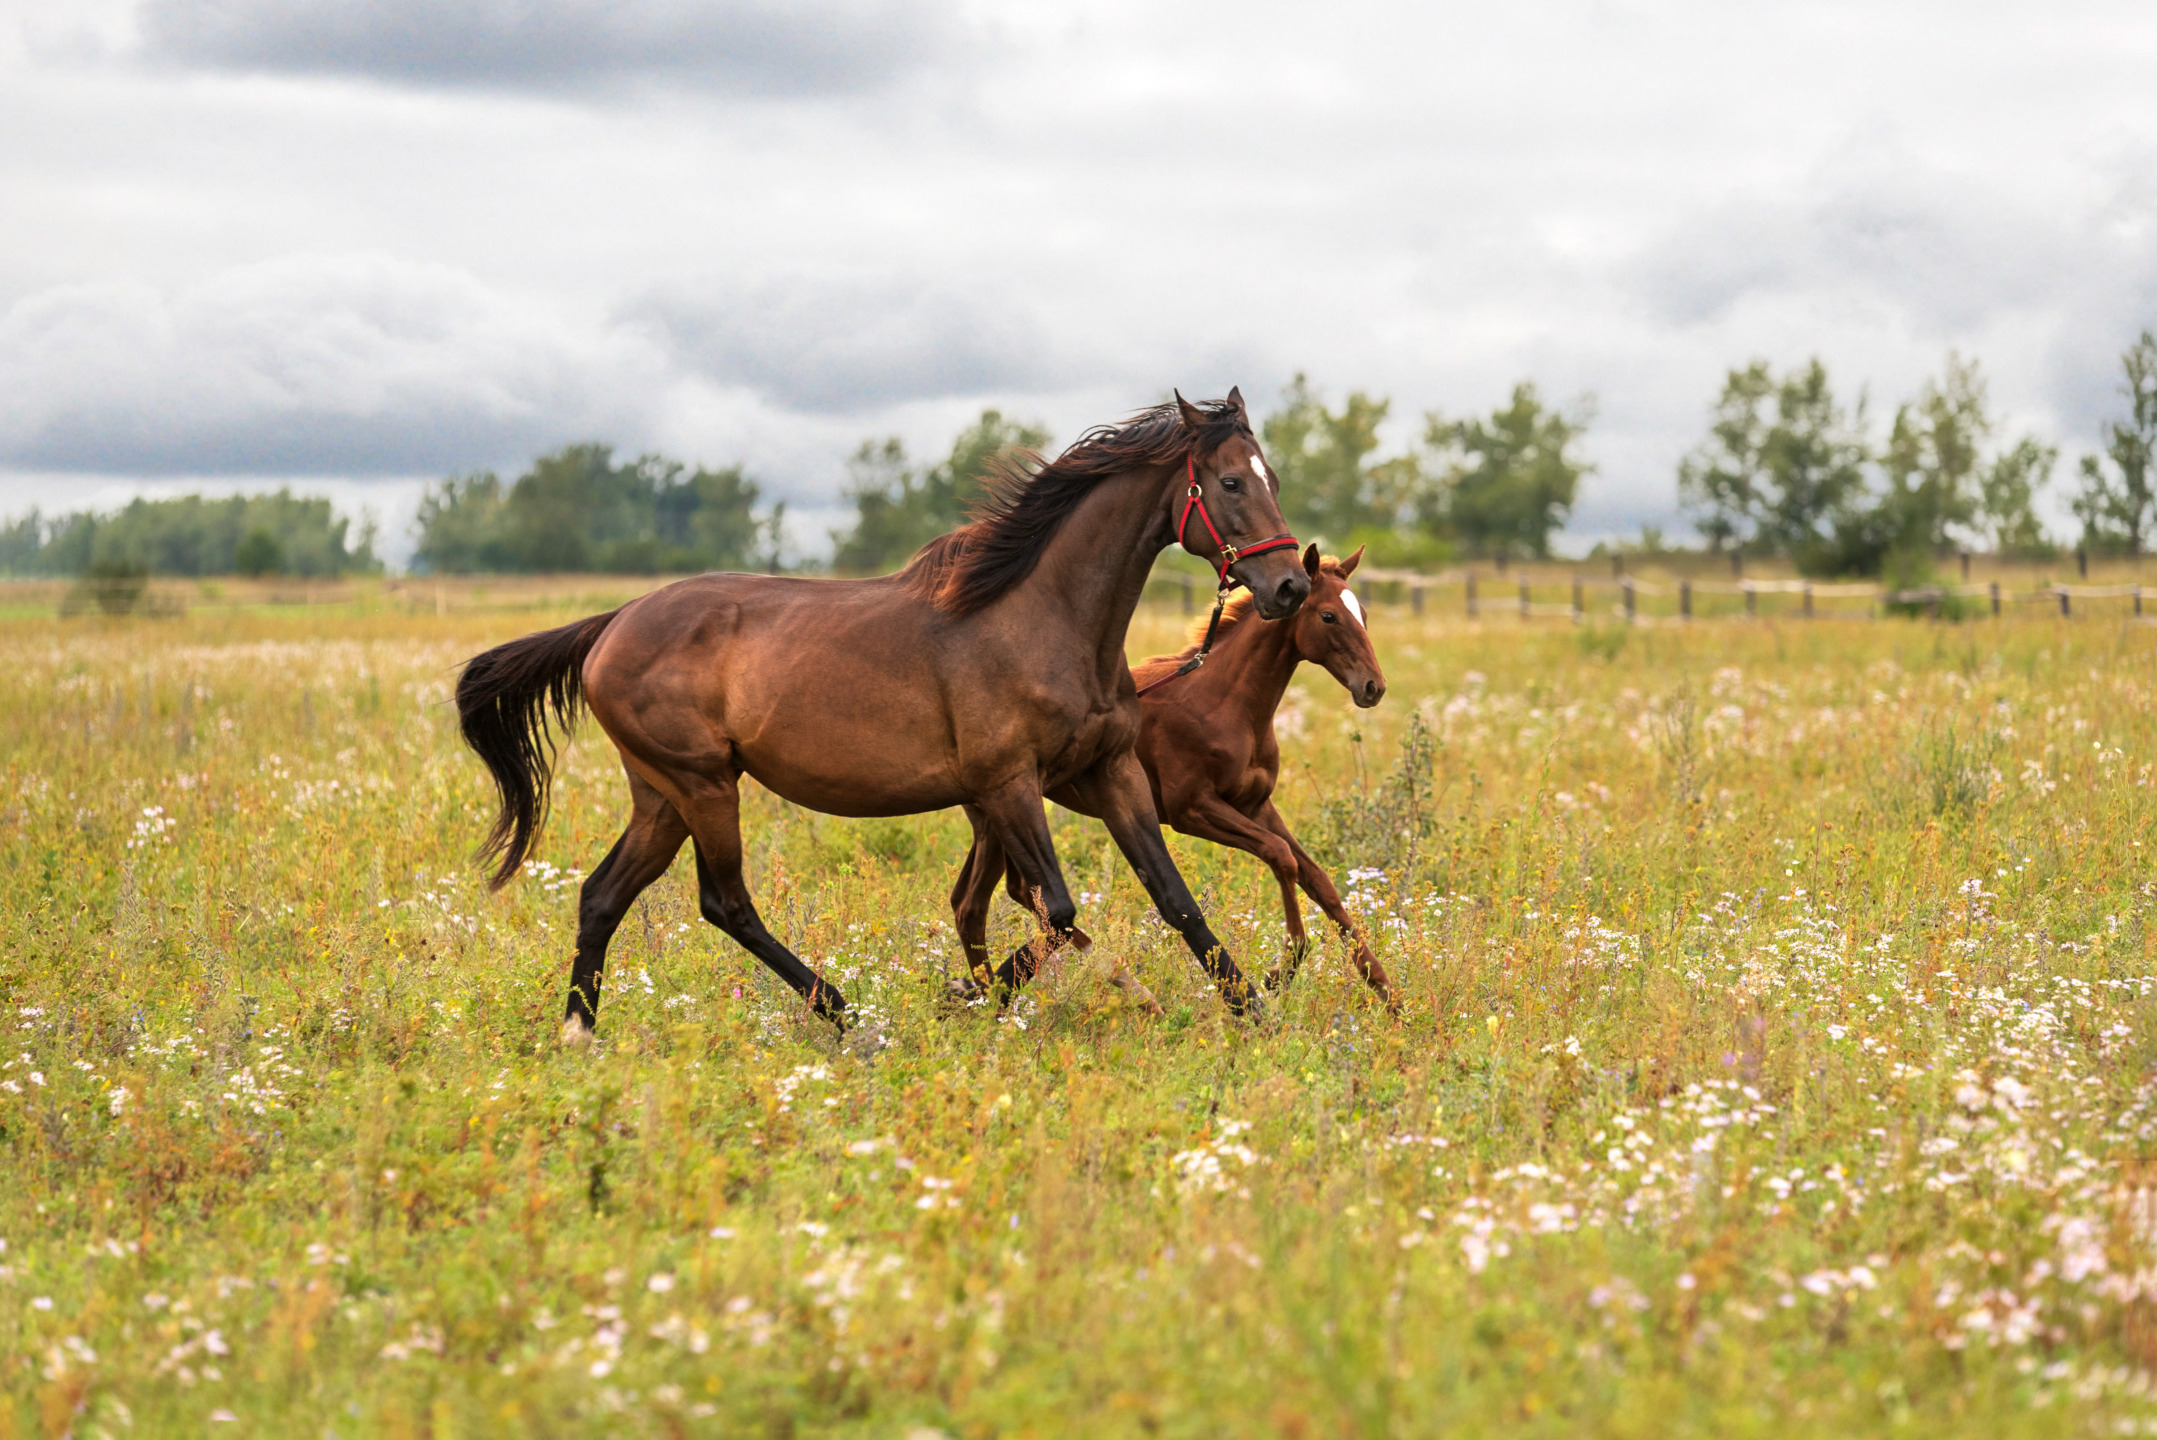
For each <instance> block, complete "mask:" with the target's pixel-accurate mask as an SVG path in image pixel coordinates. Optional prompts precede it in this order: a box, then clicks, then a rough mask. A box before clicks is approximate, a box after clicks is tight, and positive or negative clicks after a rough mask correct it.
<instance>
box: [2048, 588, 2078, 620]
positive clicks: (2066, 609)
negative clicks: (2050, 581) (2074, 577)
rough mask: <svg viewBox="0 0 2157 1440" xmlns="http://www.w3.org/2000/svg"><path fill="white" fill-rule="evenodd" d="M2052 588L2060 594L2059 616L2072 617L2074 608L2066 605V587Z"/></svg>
mask: <svg viewBox="0 0 2157 1440" xmlns="http://www.w3.org/2000/svg"><path fill="white" fill-rule="evenodd" d="M2052 588H2053V589H2055V590H2057V591H2059V592H2060V614H2061V615H2063V616H2068V615H2073V614H2074V613H2075V612H2074V608H2073V607H2072V606H2070V605H2069V604H2068V603H2067V587H2066V586H2065V585H2055V586H2053V587H2052Z"/></svg>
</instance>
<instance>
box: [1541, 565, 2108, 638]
mask: <svg viewBox="0 0 2157 1440" xmlns="http://www.w3.org/2000/svg"><path fill="white" fill-rule="evenodd" d="M1581 599H1582V596H1581V587H1580V572H1579V571H1578V570H1575V571H1574V572H1573V623H1574V624H1575V625H1578V624H1579V623H1580V622H1581V621H1583V620H1585V619H1587V618H1588V607H1587V606H1585V605H1583V604H1582V603H1581ZM2136 613H2137V614H2139V613H2140V612H2139V611H2137V612H2136Z"/></svg>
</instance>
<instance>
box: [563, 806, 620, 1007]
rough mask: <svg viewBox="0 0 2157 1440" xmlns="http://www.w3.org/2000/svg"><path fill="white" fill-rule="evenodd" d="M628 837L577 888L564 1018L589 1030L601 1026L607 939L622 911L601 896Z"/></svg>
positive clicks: (616, 844)
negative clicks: (573, 949) (573, 945)
mask: <svg viewBox="0 0 2157 1440" xmlns="http://www.w3.org/2000/svg"><path fill="white" fill-rule="evenodd" d="M628 838H629V837H628V835H627V834H626V833H625V834H624V835H623V836H622V838H621V839H620V840H616V841H615V842H614V848H613V849H612V850H609V851H608V852H607V858H606V859H604V860H602V861H600V862H599V863H598V864H597V865H594V866H593V867H592V873H591V874H590V875H587V876H586V877H585V878H584V884H583V886H582V887H580V889H579V890H578V892H577V956H576V959H574V960H572V961H571V962H570V964H569V1004H568V1006H567V1007H566V1009H565V1010H564V1011H563V1014H562V1018H563V1020H565V1021H568V1020H574V1021H576V1022H577V1023H578V1024H580V1025H582V1026H583V1027H584V1028H585V1029H587V1030H596V1029H598V1028H599V987H600V985H601V983H602V982H603V981H604V980H605V978H606V969H607V943H608V942H609V941H611V940H612V939H613V938H614V930H615V927H616V926H618V925H620V924H621V922H622V917H621V915H620V914H619V913H614V912H611V911H610V910H609V909H608V907H606V906H605V905H604V904H602V903H601V897H602V896H603V895H605V894H606V886H607V877H608V876H609V875H610V874H611V873H612V872H613V870H614V865H615V862H616V861H617V860H618V859H619V858H620V857H621V853H622V845H623V843H624V842H626V841H627V840H628Z"/></svg>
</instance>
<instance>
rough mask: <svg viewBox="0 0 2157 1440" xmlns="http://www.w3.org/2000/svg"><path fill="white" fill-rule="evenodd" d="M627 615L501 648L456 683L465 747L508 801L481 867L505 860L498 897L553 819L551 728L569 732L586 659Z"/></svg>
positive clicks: (492, 881) (498, 870) (495, 880)
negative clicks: (484, 765)
mask: <svg viewBox="0 0 2157 1440" xmlns="http://www.w3.org/2000/svg"><path fill="white" fill-rule="evenodd" d="M620 613H621V612H620V611H618V610H610V611H608V612H607V613H606V614H604V615H594V616H592V617H591V618H590V619H589V620H579V621H578V622H577V623H576V624H574V625H564V626H562V627H561V628H560V629H559V630H542V631H540V632H539V633H538V634H537V635H527V636H525V637H524V638H523V639H521V640H512V641H510V642H509V643H508V644H507V645H497V646H495V647H494V648H493V649H492V650H488V651H485V652H484V653H482V654H479V655H475V656H473V657H472V658H471V660H470V661H468V662H467V663H466V664H465V667H464V674H463V675H461V676H459V677H458V679H457V718H458V720H459V721H460V722H461V723H462V724H463V727H464V743H465V744H467V745H469V746H471V747H472V749H473V750H475V751H477V752H478V754H479V758H480V759H482V760H484V761H486V762H487V769H488V770H490V771H492V772H493V774H494V788H495V789H497V790H499V791H500V792H501V794H502V812H501V814H499V815H497V816H495V818H494V828H493V829H492V830H489V831H488V832H487V840H486V843H485V844H483V845H481V846H480V847H479V855H480V858H481V859H482V860H485V859H488V858H490V857H495V856H499V857H500V861H499V863H498V864H497V865H496V866H495V867H494V874H493V876H492V877H490V878H489V880H488V882H487V884H488V888H490V889H494V890H499V889H501V888H502V886H503V885H505V884H506V883H508V880H509V877H510V876H512V875H514V874H516V873H517V867H518V866H520V865H522V864H523V863H524V857H525V856H526V855H528V854H530V853H531V849H532V841H533V840H535V839H536V838H538V835H539V827H540V825H541V824H542V823H543V822H544V821H545V820H546V817H547V791H548V789H549V788H550V787H551V785H552V783H553V779H554V777H553V774H552V771H551V766H552V765H553V762H554V735H553V734H552V733H551V731H550V729H549V725H548V713H549V712H550V711H551V712H552V714H553V728H554V729H558V730H560V731H562V732H563V733H564V734H566V733H568V730H569V727H570V725H571V724H572V723H574V721H575V720H576V712H577V707H578V706H579V705H580V704H581V703H583V700H584V694H583V690H584V657H585V656H587V655H589V654H591V653H592V646H593V645H595V644H597V643H598V641H599V632H600V631H602V630H604V629H606V628H607V623H608V622H609V621H611V620H612V619H613V618H614V617H615V616H616V615H618V614H620Z"/></svg>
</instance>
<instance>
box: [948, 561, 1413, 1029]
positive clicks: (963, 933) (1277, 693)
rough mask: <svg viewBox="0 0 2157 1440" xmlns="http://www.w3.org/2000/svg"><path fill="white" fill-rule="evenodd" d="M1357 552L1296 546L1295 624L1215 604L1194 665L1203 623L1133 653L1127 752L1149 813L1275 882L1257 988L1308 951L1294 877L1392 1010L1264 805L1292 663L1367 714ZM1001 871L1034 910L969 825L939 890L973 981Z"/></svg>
mask: <svg viewBox="0 0 2157 1440" xmlns="http://www.w3.org/2000/svg"><path fill="white" fill-rule="evenodd" d="M1362 559H1363V552H1362V551H1361V550H1358V551H1356V553H1355V554H1353V555H1351V556H1349V557H1348V558H1347V559H1346V560H1336V559H1333V558H1331V557H1330V556H1328V557H1321V556H1320V555H1319V553H1318V547H1317V546H1316V545H1313V546H1311V547H1310V549H1308V550H1306V551H1305V552H1304V555H1303V568H1304V572H1305V573H1306V574H1307V575H1309V576H1310V580H1311V593H1310V597H1309V598H1308V599H1306V600H1305V601H1304V602H1303V606H1302V608H1301V609H1300V610H1298V611H1297V612H1296V614H1295V617H1294V618H1293V619H1290V620H1285V621H1282V622H1281V623H1279V624H1274V625H1265V624H1259V623H1257V622H1256V621H1253V620H1252V619H1251V618H1250V615H1251V602H1250V600H1249V599H1248V598H1238V599H1237V600H1236V601H1234V602H1233V603H1232V604H1230V605H1229V606H1228V608H1227V609H1226V610H1224V611H1223V612H1222V614H1221V619H1220V624H1219V628H1218V629H1217V630H1215V631H1214V642H1213V648H1212V650H1211V651H1210V652H1209V653H1208V655H1207V658H1206V661H1205V663H1204V665H1203V666H1202V667H1201V668H1198V669H1192V670H1184V669H1183V667H1184V666H1185V665H1186V664H1187V663H1188V662H1189V661H1190V660H1191V658H1192V657H1193V656H1194V655H1196V654H1197V653H1198V652H1199V647H1200V643H1201V641H1202V638H1203V628H1204V627H1203V622H1202V625H1201V628H1200V629H1196V630H1194V631H1193V633H1192V637H1191V643H1190V644H1189V645H1187V646H1186V647H1184V649H1183V650H1181V651H1180V652H1178V653H1177V654H1174V655H1157V656H1154V657H1153V658H1152V659H1150V660H1142V661H1140V662H1139V663H1138V664H1137V665H1134V666H1133V667H1132V672H1131V673H1132V675H1133V677H1134V678H1135V679H1136V681H1137V682H1138V685H1139V707H1140V714H1141V717H1142V718H1141V722H1140V729H1139V737H1138V758H1139V762H1140V763H1141V764H1142V765H1144V766H1145V768H1146V778H1147V780H1148V781H1149V783H1150V784H1151V786H1152V789H1153V803H1154V808H1155V811H1156V813H1158V814H1159V815H1160V816H1161V818H1162V819H1163V820H1165V821H1167V822H1168V823H1169V824H1170V825H1173V826H1174V827H1175V828H1176V829H1177V830H1178V831H1179V832H1181V833H1182V834H1185V835H1191V836H1195V837H1197V838H1198V839H1201V840H1211V841H1213V842H1214V843H1215V844H1218V845H1227V846H1231V847H1233V848H1235V849H1237V850H1245V851H1249V852H1250V853H1251V854H1253V855H1256V856H1257V857H1258V858H1259V859H1261V860H1263V861H1265V862H1266V865H1267V866H1268V868H1270V869H1271V870H1272V871H1273V874H1274V877H1275V879H1277V880H1278V881H1279V882H1280V886H1281V905H1282V908H1283V909H1285V910H1286V911H1287V913H1288V936H1289V952H1288V958H1287V959H1286V960H1285V961H1284V962H1283V963H1282V965H1281V967H1280V968H1279V969H1277V970H1275V971H1274V972H1273V973H1272V974H1270V975H1268V976H1267V981H1268V983H1269V984H1270V985H1272V986H1273V987H1275V988H1279V987H1280V986H1283V985H1286V984H1287V983H1288V982H1289V981H1290V980H1293V979H1294V978H1295V973H1296V967H1297V966H1298V965H1299V964H1301V963H1302V960H1303V957H1304V955H1305V954H1306V953H1307V951H1308V947H1309V939H1308V937H1307V936H1306V935H1305V934H1304V930H1303V913H1302V909H1301V907H1300V906H1299V905H1298V904H1297V903H1296V887H1297V886H1298V885H1301V886H1302V887H1303V889H1305V890H1306V891H1308V892H1309V893H1310V896H1311V898H1312V899H1313V900H1315V901H1317V902H1318V905H1319V908H1320V909H1322V910H1324V911H1325V913H1326V915H1327V917H1328V918H1330V919H1331V920H1332V921H1333V923H1334V924H1335V925H1337V926H1339V927H1340V931H1341V934H1342V935H1343V936H1344V937H1345V938H1347V939H1348V940H1349V941H1350V942H1351V943H1353V944H1354V946H1355V947H1356V948H1355V963H1356V969H1357V970H1358V971H1359V972H1360V973H1361V974H1362V976H1363V979H1364V982H1365V983H1366V984H1368V985H1369V986H1370V987H1371V989H1373V990H1375V991H1377V992H1378V996H1379V998H1380V999H1382V1000H1384V1001H1385V1002H1386V1005H1387V1007H1388V1008H1390V1009H1396V1010H1397V1009H1398V1006H1399V1001H1398V1000H1397V998H1396V997H1395V995H1394V993H1393V990H1392V986H1391V984H1390V983H1389V982H1388V980H1387V979H1386V972H1385V967H1384V966H1382V965H1380V964H1379V963H1378V957H1377V956H1375V955H1373V954H1371V947H1370V945H1369V944H1368V943H1367V942H1366V941H1365V940H1364V938H1363V936H1362V935H1361V934H1360V933H1359V932H1358V930H1357V927H1356V924H1355V921H1354V920H1353V919H1351V918H1350V916H1349V914H1348V910H1347V907H1345V906H1344V905H1342V904H1341V896H1340V892H1339V891H1338V890H1336V889H1334V888H1333V880H1332V877H1330V876H1328V875H1327V874H1326V872H1325V871H1324V870H1323V869H1322V868H1320V866H1319V865H1318V862H1316V861H1315V860H1313V859H1311V857H1310V856H1309V855H1308V854H1306V853H1305V852H1304V849H1303V847H1302V846H1301V845H1300V844H1298V843H1297V842H1296V837H1295V835H1294V834H1293V833H1292V832H1291V831H1290V830H1289V828H1288V822H1287V821H1286V820H1284V819H1282V818H1281V812H1280V811H1279V810H1276V809H1275V808H1274V806H1273V786H1274V783H1275V782H1276V781H1277V780H1278V779H1279V778H1280V774H1281V748H1280V745H1279V743H1278V742H1277V741H1276V740H1275V738H1274V734H1273V712H1274V711H1275V710H1276V709H1278V708H1279V706H1280V703H1281V696H1282V695H1283V694H1284V693H1286V691H1287V689H1288V682H1289V679H1290V678H1291V677H1292V676H1293V675H1294V674H1295V673H1296V667H1297V666H1298V665H1301V664H1303V663H1304V662H1305V661H1309V662H1310V663H1312V664H1314V665H1319V666H1323V667H1324V668H1325V670H1326V672H1327V673H1328V674H1330V675H1331V676H1333V678H1334V679H1336V680H1338V681H1340V682H1341V686H1342V688H1343V689H1345V690H1347V691H1348V693H1349V695H1350V696H1352V697H1353V698H1354V700H1355V702H1356V704H1357V705H1359V706H1362V707H1363V708H1365V709H1368V708H1369V707H1371V706H1373V705H1376V704H1377V703H1378V701H1379V700H1380V698H1381V697H1383V696H1384V695H1385V693H1386V679H1385V674H1384V672H1383V671H1382V670H1380V668H1379V665H1378V652H1377V650H1376V649H1375V648H1374V647H1373V645H1372V644H1371V636H1370V630H1369V627H1368V626H1367V625H1366V623H1365V618H1364V614H1363V606H1362V605H1361V604H1360V603H1359V602H1358V601H1357V599H1356V596H1355V592H1354V591H1352V590H1350V589H1349V588H1348V577H1349V576H1351V575H1353V574H1354V573H1355V570H1356V566H1357V565H1358V564H1359V563H1361V561H1362ZM1179 672H1181V673H1179ZM1049 798H1050V799H1051V800H1054V801H1055V802H1056V803H1057V804H1059V805H1062V806H1064V807H1066V808H1067V809H1072V810H1077V811H1079V812H1081V813H1082V814H1091V813H1092V812H1091V811H1089V810H1087V809H1086V798H1085V797H1084V796H1083V795H1080V794H1078V793H1077V792H1075V791H1065V790H1052V791H1050V792H1049ZM999 880H1001V881H1003V882H1005V883H1006V885H1008V887H1009V889H1010V892H1011V897H1012V899H1014V900H1016V901H1018V902H1019V904H1020V905H1022V906H1025V907H1026V908H1028V909H1031V908H1033V905H1032V898H1031V895H1030V894H1029V892H1028V890H1027V887H1026V884H1025V881H1024V878H1023V877H1022V876H1021V874H1020V873H1019V870H1018V868H1017V867H1016V866H1015V865H1011V864H1009V863H1008V862H1007V861H1006V859H1005V857H1004V853H1003V850H1002V848H1001V846H1000V845H999V844H998V843H997V840H996V836H995V834H994V833H993V832H992V831H991V830H989V829H988V828H987V827H985V826H981V825H977V826H976V827H975V831H974V848H973V850H972V852H971V853H969V854H968V855H967V857H966V864H965V866H964V867H963V868H962V869H961V870H960V872H959V881H958V884H957V885H955V886H954V887H953V888H952V891H951V913H952V919H953V920H954V921H955V922H956V923H957V927H958V932H959V943H960V944H961V945H963V946H964V947H965V949H966V957H967V963H968V965H969V966H970V967H971V968H972V969H973V970H974V971H975V974H976V978H977V979H980V978H984V977H985V973H986V969H987V965H988V947H987V944H986V940H987V926H988V913H989V900H990V898H991V897H992V896H993V895H994V894H995V893H996V884H997V882H998V881H999Z"/></svg>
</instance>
